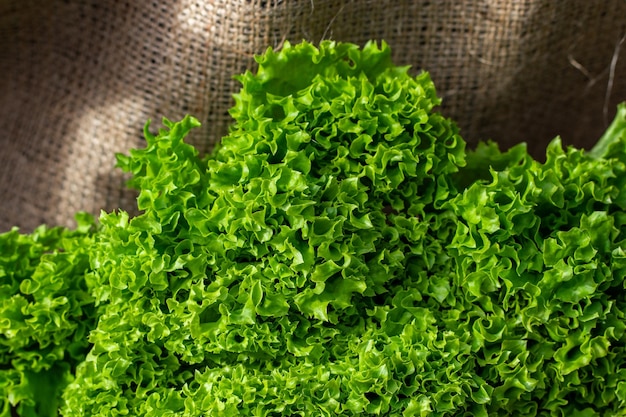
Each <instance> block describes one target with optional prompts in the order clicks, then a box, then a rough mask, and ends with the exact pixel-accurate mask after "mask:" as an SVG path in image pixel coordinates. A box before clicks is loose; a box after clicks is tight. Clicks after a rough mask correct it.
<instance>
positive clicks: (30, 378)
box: [0, 214, 96, 416]
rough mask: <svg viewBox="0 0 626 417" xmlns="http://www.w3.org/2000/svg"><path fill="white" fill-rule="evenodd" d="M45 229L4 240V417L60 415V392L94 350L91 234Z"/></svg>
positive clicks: (0, 403)
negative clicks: (87, 279) (90, 337)
mask: <svg viewBox="0 0 626 417" xmlns="http://www.w3.org/2000/svg"><path fill="white" fill-rule="evenodd" d="M76 219H77V223H78V227H77V229H76V230H75V231H69V230H65V229H63V228H59V227H57V228H47V227H45V226H41V227H39V228H37V229H36V230H35V231H34V232H33V233H32V234H30V235H23V234H19V232H18V230H17V229H13V230H11V231H9V232H7V233H3V234H0V361H1V362H0V415H2V416H11V415H13V414H11V410H12V409H14V411H15V412H16V413H17V415H20V416H56V415H57V411H56V409H57V407H58V405H59V404H60V401H59V400H60V397H61V392H62V390H63V389H64V388H65V386H66V385H67V384H68V383H69V381H70V380H71V378H72V376H73V374H74V372H75V370H76V365H77V364H78V363H79V362H81V361H83V360H84V358H85V356H86V354H87V351H88V349H89V343H88V341H87V336H88V334H89V332H90V330H91V329H93V328H94V327H95V320H96V309H95V307H94V299H93V297H92V296H91V294H90V291H89V290H88V289H87V286H86V284H85V273H86V272H87V271H88V270H89V253H88V250H87V248H89V247H90V245H91V241H92V236H93V232H94V228H95V226H94V220H93V218H91V217H90V216H87V215H84V214H81V215H78V216H77V218H76Z"/></svg>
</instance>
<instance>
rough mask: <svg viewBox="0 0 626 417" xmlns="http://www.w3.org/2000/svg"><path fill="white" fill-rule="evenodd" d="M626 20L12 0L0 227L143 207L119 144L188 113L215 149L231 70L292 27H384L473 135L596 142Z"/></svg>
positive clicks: (506, 12)
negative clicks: (128, 181)
mask: <svg viewBox="0 0 626 417" xmlns="http://www.w3.org/2000/svg"><path fill="white" fill-rule="evenodd" d="M625 33H626V1H624V0H608V1H590V0H568V1H550V0H520V1H517V0H516V1H513V0H510V1H505V0H468V1H458V0H442V1H425V0H413V1H410V0H393V1H391V0H390V1H384V0H353V1H349V0H253V1H250V0H222V1H219V0H194V1H191V0H178V1H175V0H154V1H134V2H133V1H107V2H104V1H101V0H80V1H79V0H66V1H60V0H39V1H36V0H0V127H1V133H0V231H4V230H8V229H9V228H10V227H11V226H20V227H22V228H23V230H24V231H28V230H30V229H32V228H33V227H35V226H36V225H38V224H41V223H48V224H51V225H59V224H61V225H72V223H73V214H74V213H75V212H76V211H78V210H87V211H90V212H93V213H98V212H99V211H100V209H106V210H111V209H114V208H116V207H123V208H126V209H129V208H132V207H133V204H134V201H133V199H134V194H133V193H130V192H128V191H125V187H124V179H123V178H122V176H121V174H120V172H119V171H118V170H117V169H115V168H114V167H113V165H114V153H115V152H119V151H126V150H128V149H129V148H131V147H137V146H141V143H142V134H141V132H142V127H143V124H144V122H145V121H146V120H147V119H149V118H151V119H153V120H154V123H153V127H154V129H156V128H157V127H159V126H160V119H161V117H163V116H166V117H168V118H170V119H177V118H180V117H182V116H183V115H184V114H185V113H191V114H193V115H195V116H196V117H198V118H199V119H200V120H201V121H203V122H204V125H203V127H202V129H200V130H198V131H196V132H195V134H194V135H193V136H192V137H191V138H190V141H191V142H192V143H194V144H195V145H197V146H198V147H199V148H200V149H201V150H202V151H207V150H208V149H209V148H211V146H212V144H213V143H215V141H217V140H219V138H220V137H221V136H222V135H223V134H224V133H225V131H226V130H227V127H228V124H229V123H230V119H229V116H228V113H227V110H228V108H229V107H230V106H231V103H232V101H231V94H232V93H233V92H235V91H236V90H237V89H238V88H239V86H238V84H237V83H236V82H234V81H233V80H232V78H231V77H232V76H233V75H234V74H238V73H240V72H242V71H244V70H245V69H246V68H253V65H254V64H253V59H252V57H253V55H254V54H255V53H260V52H262V51H264V50H265V48H266V47H267V46H270V45H271V46H279V45H280V44H281V42H283V41H284V40H285V39H288V40H290V41H291V42H297V41H299V40H301V39H303V38H304V39H307V40H310V41H314V42H317V41H319V40H321V39H323V38H326V39H328V38H330V39H336V40H341V41H351V42H356V43H359V44H363V43H364V42H365V41H367V40H369V39H384V40H386V41H387V42H388V43H389V44H390V45H391V47H392V49H393V53H394V56H395V60H396V62H397V63H398V64H402V65H405V64H410V65H412V66H413V67H414V70H415V71H418V70H420V69H426V70H428V71H430V72H431V75H432V77H433V79H434V81H435V83H436V85H437V87H438V90H439V93H440V95H441V96H442V97H443V98H444V105H443V106H442V111H443V112H444V113H445V114H446V115H448V116H450V117H453V118H454V119H456V120H457V121H458V122H459V124H460V126H461V128H462V133H463V136H464V137H465V138H466V139H467V140H468V141H469V142H470V143H475V142H476V141H477V140H479V139H485V138H494V139H496V140H498V141H499V142H500V143H502V144H503V145H505V146H507V145H510V144H512V143H516V142H519V141H527V142H529V143H530V144H531V148H532V149H533V150H535V151H536V152H537V153H540V150H541V149H542V148H543V147H544V146H545V144H546V142H547V141H548V140H549V139H550V138H552V137H553V136H555V135H556V134H559V133H560V134H561V135H562V136H563V138H564V141H565V142H566V143H568V144H575V145H577V146H583V145H586V144H587V145H588V144H590V143H591V142H593V141H594V140H595V138H596V137H598V136H599V135H600V133H601V132H602V131H603V129H604V127H605V126H606V124H605V123H606V121H607V120H609V119H611V117H612V116H613V114H614V109H615V105H616V104H617V102H619V101H621V100H626V56H623V57H621V59H620V57H619V52H620V51H621V52H622V55H626V52H625V51H624V50H625V49H626V45H624V43H622V45H621V46H620V39H622V37H623V36H624V34H625ZM607 97H608V99H607Z"/></svg>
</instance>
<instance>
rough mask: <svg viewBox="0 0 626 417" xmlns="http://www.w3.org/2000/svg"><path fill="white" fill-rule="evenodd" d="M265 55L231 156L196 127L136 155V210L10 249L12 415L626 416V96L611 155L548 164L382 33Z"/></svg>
mask: <svg viewBox="0 0 626 417" xmlns="http://www.w3.org/2000/svg"><path fill="white" fill-rule="evenodd" d="M258 64H259V69H258V71H257V72H256V73H251V72H247V73H245V74H243V75H241V76H239V77H238V79H239V81H240V82H241V83H242V90H241V91H240V93H239V94H237V95H236V96H235V106H234V107H233V108H232V110H231V114H232V116H233V118H234V123H233V126H232V128H231V131H230V133H229V134H228V135H227V136H226V137H224V138H223V141H222V143H221V144H220V146H219V147H218V148H217V149H216V150H215V151H214V152H213V153H212V154H211V155H208V156H205V157H200V156H199V155H198V152H197V151H196V149H194V148H193V147H192V146H190V145H188V144H186V143H185V142H184V138H185V136H186V135H187V134H188V133H189V131H190V130H191V129H193V128H195V127H197V126H198V125H199V123H198V121H197V120H195V119H194V118H192V117H189V116H188V117H186V118H184V119H183V120H181V121H179V122H176V123H174V122H170V121H168V120H164V125H165V127H164V128H163V129H161V130H160V131H159V132H158V133H157V134H152V133H150V129H149V125H146V128H145V136H146V147H145V148H144V149H138V150H132V151H131V152H130V154H129V155H119V156H118V162H119V166H120V167H121V168H122V169H124V170H125V171H127V172H129V173H131V174H132V179H131V181H130V185H131V186H133V187H135V188H137V189H138V190H139V196H138V200H137V203H138V208H139V209H140V211H141V214H140V215H138V216H136V217H133V218H131V217H130V216H129V215H128V214H127V213H125V212H123V211H118V212H113V213H102V215H101V216H100V221H99V225H98V228H97V229H94V228H93V225H92V224H91V223H89V222H83V223H82V226H81V227H79V229H78V230H77V231H75V232H70V231H66V230H62V229H44V228H42V229H40V230H39V231H37V232H35V233H34V234H33V235H19V234H18V232H17V231H16V230H15V231H12V232H9V233H8V234H5V235H0V248H3V247H7V248H9V249H3V250H2V251H1V253H2V258H0V260H1V261H2V263H0V279H2V281H0V284H2V285H4V283H5V281H6V282H8V283H9V284H8V285H9V286H8V288H10V290H7V291H4V292H3V296H4V294H5V293H6V294H10V296H9V297H8V298H7V300H9V301H10V303H9V302H5V303H4V304H2V306H3V307H2V308H3V309H2V311H1V314H0V323H2V325H3V335H4V336H3V337H4V339H2V343H3V344H2V345H0V346H2V348H3V349H5V348H4V346H5V344H6V346H7V348H6V349H5V350H3V351H2V352H3V353H2V356H1V357H2V360H3V362H2V366H1V367H0V378H2V379H0V381H2V382H0V389H3V390H4V391H3V392H6V393H7V394H6V397H7V398H9V400H8V401H7V400H5V402H4V408H3V410H2V411H3V414H1V415H7V416H9V415H12V414H11V413H17V414H18V415H24V416H26V415H56V410H57V408H58V409H59V411H60V414H61V415H64V416H118V415H141V416H197V415H255V416H256V415H258V416H282V415H302V416H309V415H313V416H333V415H372V416H374V415H390V416H403V417H407V416H426V415H433V416H457V415H460V416H463V415H465V416H486V415H526V416H535V415H546V416H562V415H574V416H587V415H616V414H618V413H620V412H622V410H624V409H625V408H626V354H625V353H626V352H624V349H625V346H626V344H625V342H626V335H625V331H626V324H625V322H624V313H625V312H626V300H625V297H626V292H625V291H624V277H625V276H626V252H625V250H624V249H625V246H626V244H625V242H626V241H625V236H624V231H625V224H626V214H625V213H626V212H625V208H626V199H625V196H624V192H625V191H623V190H625V189H626V188H625V185H626V184H625V182H626V105H621V106H620V107H619V109H618V115H617V117H616V119H615V122H614V123H613V125H612V126H611V127H610V128H609V129H608V131H607V133H606V134H605V136H604V137H603V138H602V139H601V140H600V141H599V143H598V145H597V147H596V148H594V149H593V150H592V151H590V152H586V151H583V150H576V149H573V148H568V149H563V147H562V146H561V142H560V140H559V139H558V138H557V139H555V140H554V141H553V142H552V143H551V144H550V146H549V147H548V149H547V154H546V162H545V163H540V162H538V161H535V160H534V159H533V158H531V157H530V156H529V155H528V153H527V151H526V148H525V146H524V145H518V146H516V147H514V148H512V149H510V150H508V151H506V152H501V151H500V150H499V149H498V147H497V146H496V145H495V144H494V143H486V144H481V145H480V146H479V147H478V148H476V149H475V150H472V151H468V152H466V150H465V142H464V141H463V139H462V138H461V137H460V136H459V133H458V129H457V128H456V126H455V124H454V123H453V122H452V121H450V120H448V119H446V118H444V117H443V116H441V115H440V114H439V113H437V112H436V110H435V108H436V106H437V105H438V104H439V103H440V100H439V98H438V97H437V96H436V93H435V89H434V86H433V83H432V82H431V80H430V78H429V76H428V74H427V73H421V74H419V75H417V76H412V75H410V74H409V72H408V68H406V67H396V66H394V65H393V63H392V62H391V59H390V50H389V47H388V46H387V45H386V44H384V43H382V44H380V45H378V44H376V43H373V42H372V43H368V44H366V45H365V46H364V47H363V48H359V47H357V46H356V45H352V44H346V43H335V42H330V41H328V42H322V43H321V44H320V45H319V47H314V46H313V45H311V44H309V43H306V42H303V43H300V44H297V45H290V44H285V46H284V47H283V48H282V49H281V50H280V51H273V50H272V49H269V50H268V51H267V52H266V53H265V54H264V55H262V56H260V57H258ZM1 242H4V243H1ZM7 242H8V243H7ZM59 242H60V243H59ZM2 245H4V246H2ZM20 245H21V246H20ZM47 252H50V253H48V254H44V253H47ZM5 253H8V254H9V255H8V256H5ZM23 254H27V256H26V255H23ZM64 257H65V258H64ZM64 259H65V260H64ZM69 260H71V262H70V263H69V264H67V263H64V262H65V261H69ZM51 263H53V264H54V266H55V267H54V268H53V267H52V266H46V265H51ZM67 265H71V267H69V266H67ZM65 266H67V267H65ZM58 271H62V272H63V273H62V274H61V275H60V274H58V273H57V272H58ZM53 272H54V273H53ZM3 274H4V275H3ZM5 277H9V278H5ZM35 277H37V278H35ZM33 282H37V283H39V282H41V283H42V284H40V285H34V284H33ZM44 283H45V284H44ZM27 294H30V295H27ZM28 297H31V298H33V299H34V300H55V301H54V302H53V303H52V304H51V306H54V307H53V308H52V307H51V308H49V309H44V308H43V307H44V306H46V307H47V306H48V304H47V303H49V301H45V302H44V301H39V303H36V302H35V303H32V302H31V300H30V299H28ZM38 297H39V298H38ZM62 297H65V298H64V299H63V300H64V302H63V303H61V302H60V301H56V300H58V299H61V298H62ZM22 299H26V301H19V300H22ZM4 300H5V299H3V302H4ZM29 302H31V304H33V305H34V307H29V308H30V309H31V310H29V309H27V308H26V307H24V306H23V305H22V304H24V303H29ZM19 303H22V304H19ZM29 305H30V304H29ZM5 306H6V307H5ZM30 311H33V313H31V314H32V317H36V319H34V320H33V319H31V318H30V316H26V312H30ZM56 314H58V317H60V319H55V317H57V316H56ZM42 317H46V318H50V317H52V318H50V319H48V320H47V321H46V320H44V319H43V318H42ZM23 328H25V329H28V330H22V329H23ZM38 329H39V330H38ZM26 331H28V332H30V333H24V335H28V336H27V338H25V339H21V338H20V339H19V341H24V343H30V344H29V345H28V352H29V353H28V354H27V355H26V354H23V353H22V350H24V349H22V347H21V345H16V343H18V339H15V338H11V334H14V333H16V332H26ZM87 334H88V338H87V337H86V336H87ZM36 336H37V337H41V338H42V340H46V342H41V349H39V350H37V349H36V346H35V343H37V342H36V341H35V340H37V341H38V340H39V339H36ZM51 339H52V340H54V343H52V342H47V341H48V340H51ZM5 342H6V343H5ZM19 343H22V342H19ZM46 346H52V347H53V348H54V349H53V350H54V351H55V352H59V353H55V355H54V356H50V355H47V356H46V355H43V356H41V358H45V361H44V360H43V359H39V358H40V357H39V356H38V357H37V358H38V361H35V362H32V364H33V365H32V366H31V367H29V366H30V365H27V362H23V359H22V358H24V357H27V358H31V357H32V355H41V353H40V352H47V351H46V350H45V349H46V348H45V347H46ZM28 355H31V356H28ZM16 358H17V359H16ZM40 362H41V365H40V364H39V363H40ZM44 363H45V366H44V365H43V364H44ZM57 369H59V370H61V373H60V375H61V376H59V377H58V378H57V374H53V372H57V371H56V370H57ZM51 370H53V371H51ZM41 372H45V376H44V375H43V374H41ZM33 373H37V375H36V376H35V375H34V374H33ZM5 375H6V376H5ZM46 378H49V379H46ZM7 381H8V382H7ZM47 381H52V382H50V383H48V382H47ZM46 389H48V390H49V392H48V393H46V394H44V393H43V391H44V390H46ZM15 393H19V396H18V394H15ZM24 393H26V394H24ZM45 413H47V414H45Z"/></svg>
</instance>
